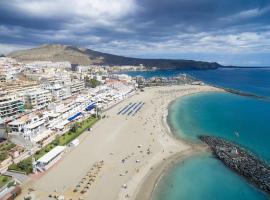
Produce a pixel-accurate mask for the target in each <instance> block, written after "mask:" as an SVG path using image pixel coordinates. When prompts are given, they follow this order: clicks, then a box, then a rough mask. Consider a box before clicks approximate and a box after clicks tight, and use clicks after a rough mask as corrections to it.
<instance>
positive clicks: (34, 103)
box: [24, 89, 52, 108]
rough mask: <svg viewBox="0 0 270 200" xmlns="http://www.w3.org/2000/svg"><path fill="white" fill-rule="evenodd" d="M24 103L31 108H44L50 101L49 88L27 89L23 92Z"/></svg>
mask: <svg viewBox="0 0 270 200" xmlns="http://www.w3.org/2000/svg"><path fill="white" fill-rule="evenodd" d="M24 96H25V98H24V100H25V105H29V106H31V107H33V108H44V107H47V106H48V105H49V103H50V102H51V101H52V94H51V92H50V91H49V90H43V89H35V90H28V91H26V92H25V94H24Z"/></svg>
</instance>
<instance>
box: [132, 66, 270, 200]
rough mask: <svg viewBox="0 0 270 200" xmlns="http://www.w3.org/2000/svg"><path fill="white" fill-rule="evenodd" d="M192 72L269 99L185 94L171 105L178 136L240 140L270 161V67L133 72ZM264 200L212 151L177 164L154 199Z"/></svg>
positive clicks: (169, 74) (167, 74)
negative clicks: (214, 155) (213, 154)
mask: <svg viewBox="0 0 270 200" xmlns="http://www.w3.org/2000/svg"><path fill="white" fill-rule="evenodd" d="M180 73H187V74H190V75H192V76H194V77H196V78H198V79H200V80H202V81H204V82H206V83H209V84H213V85H217V86H220V87H226V88H231V89H236V90H240V91H243V92H248V93H252V94H255V95H258V96H263V97H266V98H265V99H263V100H260V99H255V98H250V97H245V96H239V95H235V94H229V93H221V92H208V93H201V94H194V95H190V96H185V97H183V98H181V100H176V101H174V103H173V104H171V106H170V108H169V115H168V122H169V124H170V126H171V128H172V129H173V130H174V134H176V135H177V136H179V137H181V138H184V139H186V140H189V141H191V142H194V143H198V142H200V141H199V140H198V138H197V136H198V135H214V136H221V137H224V138H226V139H228V140H231V141H234V142H236V143H238V144H240V145H241V146H243V147H245V148H246V149H248V150H250V151H251V152H252V153H254V154H256V155H257V156H259V157H260V158H261V159H263V160H265V161H266V162H268V163H269V164H270V102H269V99H267V98H269V97H270V68H219V69H216V70H191V71H188V70H185V71H183V70H157V71H146V72H127V74H129V75H131V76H137V75H140V76H144V77H145V78H150V77H153V76H165V77H173V76H176V75H179V74H180ZM180 199H183V200H202V199H203V200H204V199H207V200H225V199H226V200H227V199H238V200H249V199H250V200H251V199H252V200H254V199H256V200H262V199H269V196H267V195H266V194H265V193H263V192H262V191H260V190H258V189H257V188H255V187H254V186H253V185H251V184H250V183H248V182H247V181H246V180H245V179H244V178H242V177H240V176H238V175H237V174H236V173H234V172H233V171H231V170H230V169H228V168H227V167H225V166H224V165H223V164H222V163H221V162H220V161H219V160H217V159H215V158H214V157H213V156H212V155H211V154H207V153H206V154H202V155H197V156H194V157H191V158H189V159H187V160H185V161H184V162H179V163H176V164H175V165H174V166H173V167H172V168H171V169H170V170H169V171H168V172H167V173H166V174H165V175H164V176H163V177H162V179H161V180H160V182H159V184H158V185H157V187H156V189H155V192H154V200H180Z"/></svg>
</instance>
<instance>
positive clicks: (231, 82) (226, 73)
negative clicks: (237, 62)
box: [125, 67, 270, 97]
mask: <svg viewBox="0 0 270 200" xmlns="http://www.w3.org/2000/svg"><path fill="white" fill-rule="evenodd" d="M125 73H127V74H129V75H131V76H138V75H140V76H143V77H145V78H151V77H153V76H164V77H173V76H176V75H179V74H181V73H187V74H189V75H192V76H194V77H196V78H198V79H200V80H202V81H204V82H206V83H209V84H214V85H217V86H221V87H226V88H232V89H237V90H241V91H244V92H249V93H254V94H257V95H260V96H267V97H270V67H269V68H243V69H239V68H219V69H216V70H156V71H145V72H136V71H135V72H125Z"/></svg>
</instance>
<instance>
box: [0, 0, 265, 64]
mask: <svg viewBox="0 0 270 200" xmlns="http://www.w3.org/2000/svg"><path fill="white" fill-rule="evenodd" d="M42 44H67V45H75V46H79V47H86V48H90V49H94V50H98V51H102V52H107V53H113V54H118V55H125V56H132V57H141V58H173V59H194V60H203V61H216V62H219V63H220V64H223V65H238V66H270V0H0V54H1V53H4V54H7V53H9V52H11V51H14V50H19V49H26V48H33V47H36V46H39V45H42Z"/></svg>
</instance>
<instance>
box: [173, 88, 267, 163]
mask: <svg viewBox="0 0 270 200" xmlns="http://www.w3.org/2000/svg"><path fill="white" fill-rule="evenodd" d="M169 113H170V114H169V123H170V125H171V127H172V128H173V129H174V130H175V134H177V135H179V136H180V137H184V138H186V139H188V140H191V141H193V142H199V139H198V138H197V136H198V135H202V134H203V135H213V136H221V137H224V138H226V139H228V140H231V141H234V142H237V143H239V144H241V145H242V146H244V147H246V148H248V149H249V150H251V151H252V152H254V153H256V154H257V155H259V156H260V157H262V158H263V159H265V160H267V161H269V163H270V149H269V147H270V102H267V101H262V100H257V99H254V98H248V97H244V96H239V95H234V94H229V93H220V92H210V93H201V94H195V95H190V96H186V97H183V98H181V99H179V100H176V101H175V102H174V103H173V104H172V105H171V107H170V108H169Z"/></svg>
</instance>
